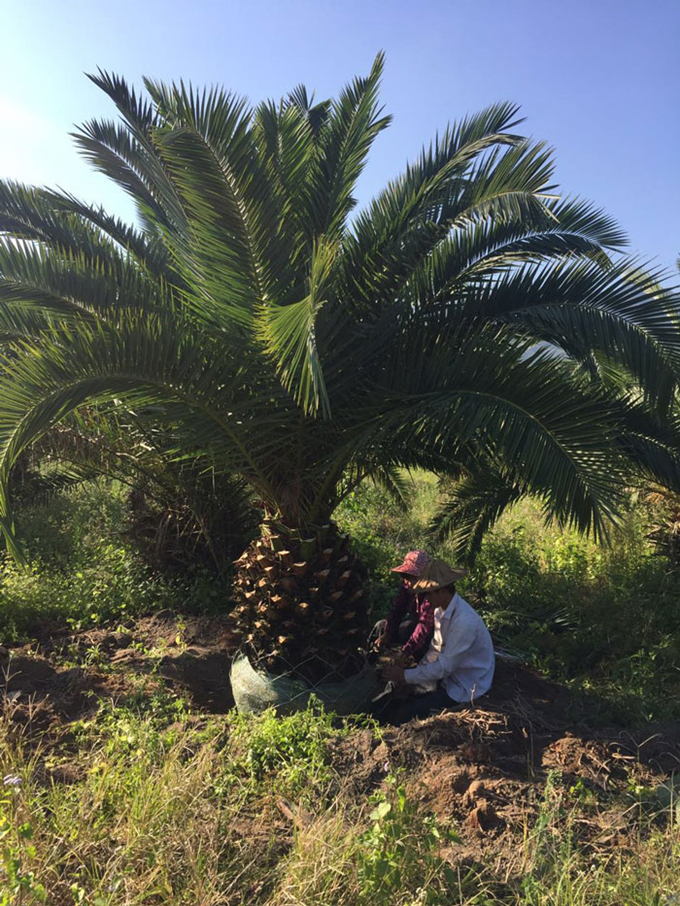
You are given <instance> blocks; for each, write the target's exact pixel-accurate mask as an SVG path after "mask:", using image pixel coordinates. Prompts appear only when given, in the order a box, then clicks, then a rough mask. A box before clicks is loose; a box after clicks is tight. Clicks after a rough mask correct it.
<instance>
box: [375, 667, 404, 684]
mask: <svg viewBox="0 0 680 906" xmlns="http://www.w3.org/2000/svg"><path fill="white" fill-rule="evenodd" d="M381 675H382V678H383V679H384V680H385V681H386V682H388V683H397V684H398V685H403V683H404V668H403V667H384V668H383V670H382V673H381Z"/></svg>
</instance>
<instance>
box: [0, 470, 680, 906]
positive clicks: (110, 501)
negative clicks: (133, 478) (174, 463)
mask: <svg viewBox="0 0 680 906" xmlns="http://www.w3.org/2000/svg"><path fill="white" fill-rule="evenodd" d="M437 494H438V489H437V485H436V483H435V482H434V481H433V480H432V479H431V478H430V477H428V476H418V478H417V482H416V486H415V489H414V495H413V499H412V501H411V506H410V507H409V508H408V509H407V510H406V511H404V512H402V511H400V510H399V509H397V508H396V507H394V506H393V505H391V504H389V503H387V502H386V501H385V499H384V496H383V495H382V494H381V493H379V492H378V491H377V490H376V489H374V488H371V487H369V488H367V489H366V490H365V491H363V492H361V494H358V495H355V496H354V497H353V498H351V499H349V500H348V501H347V503H346V504H345V506H344V507H343V511H342V512H341V514H340V517H341V520H342V524H343V527H344V528H346V529H349V530H350V531H351V532H352V533H353V535H354V536H355V538H356V539H357V545H358V546H359V548H360V550H361V553H362V556H363V557H364V559H365V560H366V562H367V564H368V566H369V568H370V570H371V573H372V576H373V579H374V587H373V603H374V606H375V608H376V612H379V610H380V609H381V608H384V607H385V606H386V604H387V602H388V599H389V591H388V589H389V587H390V585H389V583H390V581H391V580H390V579H389V575H388V573H389V567H390V565H392V564H393V562H394V561H395V560H396V559H398V557H399V555H400V554H401V553H403V551H404V549H405V548H409V547H414V546H419V545H421V544H422V545H425V543H426V542H425V528H426V524H427V519H428V514H429V512H430V511H431V504H432V502H433V500H434V499H435V498H436V495H437ZM123 503H124V501H123V496H122V492H121V491H120V490H119V489H116V488H111V487H108V486H105V485H99V486H95V487H94V488H89V489H83V490H81V491H78V492H75V493H73V494H70V495H62V496H58V497H56V498H54V499H53V500H51V501H50V502H49V503H48V504H45V505H42V506H34V507H31V508H27V509H26V510H25V511H24V513H23V514H22V517H23V526H24V529H25V536H26V538H27V543H28V546H29V550H30V551H31V552H32V553H33V554H34V563H35V564H36V565H35V569H34V571H33V572H32V573H29V574H22V573H20V572H18V571H16V570H14V568H13V567H12V566H11V565H9V564H6V565H5V568H4V571H3V574H2V576H3V578H2V598H1V599H0V600H1V606H0V613H1V614H2V617H1V619H2V621H3V622H2V626H3V631H4V633H5V634H4V635H3V641H4V646H0V671H1V673H2V677H3V682H2V684H1V686H2V688H1V689H0V694H1V696H2V718H1V721H0V775H1V776H2V777H3V778H4V779H3V782H2V785H1V786H0V853H1V857H2V863H1V864H2V870H1V872H0V903H6V904H10V903H12V904H13V903H21V904H32V903H39V902H47V903H50V904H55V906H66V904H68V906H71V904H78V903H87V904H95V906H102V904H106V906H128V904H168V906H169V904H182V903H184V904H201V906H202V904H215V906H217V904H241V903H243V904H245V903H249V904H250V903H254V904H268V906H279V904H300V906H302V904H304V906H307V904H310V906H311V904H318V906H322V904H323V906H326V904H331V903H333V904H335V903H338V904H347V906H349V904H369V903H370V904H385V906H415V904H427V903H447V904H448V903H462V904H495V903H498V904H532V906H533V904H536V906H548V904H550V906H553V904H565V906H566V904H584V906H585V904H588V906H590V904H602V906H605V904H606V906H618V904H640V906H648V904H649V906H651V904H654V906H667V904H672V903H673V902H675V901H676V900H677V899H678V897H680V886H679V885H678V873H677V864H678V858H679V857H680V809H679V807H678V804H679V801H680V800H679V798H678V792H679V791H678V784H677V779H676V778H677V771H678V766H679V765H680V727H679V726H678V724H677V723H674V722H673V721H672V720H671V719H670V718H672V717H673V716H674V715H676V712H675V710H674V709H675V708H677V703H676V701H674V700H673V698H674V696H675V697H676V698H677V678H676V673H677V671H676V673H674V664H673V658H672V655H671V653H670V651H671V649H672V644H673V641H674V640H677V638H678V627H677V619H678V616H677V613H676V611H677V603H675V606H674V602H677V600H678V599H677V595H676V596H675V598H674V591H673V589H674V582H675V578H674V576H673V574H672V572H669V569H668V566H667V564H665V563H664V561H663V560H662V559H661V558H658V557H654V556H653V555H652V552H651V549H649V548H648V547H647V545H646V543H645V540H644V539H645V533H646V531H647V525H646V512H645V510H644V508H643V507H642V506H641V505H640V504H637V505H636V507H634V508H632V509H631V511H630V513H629V514H628V516H627V518H626V521H625V524H624V526H623V530H622V532H621V534H620V536H619V537H617V539H616V543H615V545H614V546H613V547H612V549H611V550H610V551H604V550H602V549H600V548H597V547H596V546H595V545H592V544H591V543H590V542H587V541H584V540H582V539H579V538H577V537H576V536H574V535H571V534H570V533H563V532H559V531H558V530H557V529H549V530H546V529H544V528H543V527H542V526H541V524H540V521H539V519H538V514H537V513H536V512H535V511H534V510H532V509H531V508H528V507H526V506H525V507H523V509H522V510H519V511H516V512H514V513H512V514H510V515H509V516H507V517H505V518H504V519H503V521H502V523H501V524H500V525H499V526H498V528H497V529H496V530H495V531H494V532H493V534H492V535H490V536H489V538H488V539H487V541H486V542H485V544H484V547H483V549H482V552H481V554H480V557H479V559H478V562H477V564H476V566H475V569H474V571H473V572H472V573H471V575H470V576H469V577H468V579H466V584H465V588H464V589H462V590H463V591H464V593H465V594H466V596H468V597H469V598H470V599H471V600H474V601H475V603H476V605H477V606H479V607H480V608H481V609H483V610H484V612H485V616H486V617H487V619H488V620H489V622H490V624H491V625H492V627H493V630H494V633H495V635H496V637H497V640H498V641H499V643H501V644H502V645H504V646H505V647H507V648H513V649H518V650H521V651H522V652H523V654H524V656H525V660H526V662H527V664H526V666H523V665H521V664H517V663H514V664H513V663H509V662H506V663H504V664H502V665H501V667H500V669H499V673H498V677H497V681H496V684H495V689H494V692H493V694H492V696H491V697H490V698H489V700H488V702H487V703H486V704H485V705H484V706H483V707H481V708H478V709H475V710H474V711H473V710H469V709H463V710H462V711H459V712H454V713H452V714H449V715H445V716H442V717H435V718H431V719H430V720H429V721H426V722H423V723H416V724H413V725H411V726H407V727H404V728H401V729H399V730H390V729H386V728H379V727H377V726H375V725H374V724H373V723H372V722H371V721H370V720H368V719H362V718H359V717H358V718H355V719H348V720H340V719H337V718H334V717H333V716H332V715H328V714H325V713H324V712H323V711H322V710H321V709H319V708H314V707H313V708H311V709H310V710H309V711H307V712H305V713H301V714H298V715H295V716H293V717H291V718H285V719H277V718H275V717H274V716H273V715H272V714H265V715H263V716H262V717H259V718H244V717H241V716H237V715H236V714H235V713H234V712H233V711H232V710H231V703H232V701H231V697H230V694H229V686H228V671H229V663H230V655H231V653H232V651H233V644H234V642H233V639H232V637H231V635H230V633H229V629H228V625H227V621H226V619H225V614H224V601H225V600H227V599H228V582H227V581H226V580H225V581H224V582H215V581H213V580H209V579H208V578H207V577H206V576H202V575H201V576H197V577H192V578H191V579H187V580H185V581H183V582H182V583H180V582H177V581H170V580H168V579H165V578H162V577H159V576H154V575H153V574H151V573H150V572H149V570H148V569H147V567H146V566H145V565H144V563H143V562H142V561H141V559H140V558H139V556H138V554H137V553H136V552H135V550H134V548H132V547H131V546H130V544H129V542H128V541H127V540H126V537H125V535H124V524H125V521H124V506H123ZM427 546H428V547H429V548H432V547H433V545H432V544H431V543H428V545H427ZM435 550H436V552H437V553H440V554H442V555H444V556H449V557H450V556H451V552H450V551H449V550H448V549H447V546H446V545H445V544H442V545H439V546H438V547H435ZM107 551H108V554H107V553H106V552H107ZM35 555H38V556H37V557H36V556H35ZM112 564H114V565H113V566H112ZM77 573H80V574H81V575H80V576H78V575H77ZM95 592H98V593H95ZM207 592H210V594H207ZM626 621H627V622H626ZM535 668H540V669H541V672H542V674H543V676H540V675H539V673H537V672H536V670H535ZM549 674H552V676H553V679H554V680H559V683H558V682H554V681H552V680H550V679H548V678H546V677H547V676H548V675H549ZM674 683H676V685H674ZM674 689H675V690H676V691H675V693H674V692H673V690H674ZM650 715H651V716H652V718H653V719H654V720H655V721H657V722H656V723H654V724H649V723H647V722H646V718H648V717H649V716H650ZM676 716H677V715H676ZM660 721H663V723H662V722H660ZM3 898H4V899H3Z"/></svg>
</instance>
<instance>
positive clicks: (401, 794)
mask: <svg viewBox="0 0 680 906" xmlns="http://www.w3.org/2000/svg"><path fill="white" fill-rule="evenodd" d="M385 784H386V786H387V790H386V791H382V790H381V791H380V792H379V793H376V794H375V795H374V796H373V797H372V802H373V805H374V809H373V811H372V812H371V814H370V820H371V822H372V824H371V827H370V828H369V829H368V830H367V831H365V833H364V834H362V836H361V838H360V843H361V846H360V848H359V880H360V882H361V885H362V891H363V895H364V898H365V901H366V902H367V903H381V904H382V903H384V904H385V906H389V904H392V903H394V902H395V898H396V896H397V895H400V894H402V893H403V891H404V890H415V897H416V899H415V901H414V902H416V903H418V904H439V903H441V904H444V903H449V902H450V897H449V893H450V891H451V890H452V889H453V887H454V886H455V885H456V884H457V882H458V877H457V875H456V873H455V872H454V871H453V869H452V868H451V866H450V865H448V864H447V863H446V862H445V861H444V860H443V859H442V858H441V856H440V855H439V850H440V847H441V845H442V843H443V842H444V841H446V842H449V843H451V842H456V843H460V842H461V838H460V837H459V836H458V835H457V834H455V833H454V832H453V831H451V830H444V829H443V828H442V827H440V826H439V825H438V824H437V822H436V820H435V818H434V817H433V816H431V815H428V816H423V815H422V814H421V812H420V810H419V808H418V806H417V805H416V804H415V803H414V802H413V801H412V800H410V799H409V797H408V796H407V793H406V787H405V786H404V785H403V783H400V782H399V778H398V777H397V776H395V775H393V774H391V775H389V776H388V777H387V778H386V780H385Z"/></svg>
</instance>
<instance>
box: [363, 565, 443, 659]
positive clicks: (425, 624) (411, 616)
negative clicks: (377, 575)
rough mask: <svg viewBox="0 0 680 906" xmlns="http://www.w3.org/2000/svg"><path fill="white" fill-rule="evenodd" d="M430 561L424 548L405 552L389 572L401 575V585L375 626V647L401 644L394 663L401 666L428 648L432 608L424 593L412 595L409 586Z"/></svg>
mask: <svg viewBox="0 0 680 906" xmlns="http://www.w3.org/2000/svg"><path fill="white" fill-rule="evenodd" d="M429 562H430V558H429V557H428V555H427V554H426V553H425V551H409V552H408V554H406V556H405V557H404V562H403V563H402V564H401V565H400V566H395V567H394V569H393V570H392V572H393V573H399V575H400V576H401V580H402V581H401V587H400V588H399V591H398V592H397V595H396V597H395V599H394V601H393V602H392V607H391V609H390V612H389V614H388V616H387V619H386V620H380V621H379V622H378V623H376V625H375V629H374V633H377V634H378V639H377V641H376V643H375V647H376V649H377V650H378V651H380V650H381V649H382V648H384V647H386V646H387V645H390V644H397V643H398V644H401V646H402V649H401V655H400V657H399V660H398V662H397V664H398V665H401V666H403V665H404V664H406V663H407V662H408V661H409V659H410V658H413V659H414V660H416V661H419V660H420V659H421V658H422V656H423V655H424V654H425V652H426V651H427V649H428V648H429V645H430V641H431V639H432V634H433V632H434V607H433V606H432V605H431V604H430V602H429V601H428V599H427V596H426V595H423V594H415V593H414V592H413V589H412V586H413V584H414V583H415V582H417V580H418V579H419V578H420V575H421V573H422V572H423V570H424V569H425V567H426V566H427V565H428V563H429Z"/></svg>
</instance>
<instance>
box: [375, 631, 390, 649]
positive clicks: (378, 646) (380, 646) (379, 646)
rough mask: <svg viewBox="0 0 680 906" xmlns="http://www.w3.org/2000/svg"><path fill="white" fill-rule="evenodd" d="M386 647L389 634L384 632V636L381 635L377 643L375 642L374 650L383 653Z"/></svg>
mask: <svg viewBox="0 0 680 906" xmlns="http://www.w3.org/2000/svg"><path fill="white" fill-rule="evenodd" d="M385 645H387V634H386V633H384V632H383V634H382V635H379V636H378V638H377V639H376V640H375V642H373V650H374V651H382V650H383V648H384V647H385Z"/></svg>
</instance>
